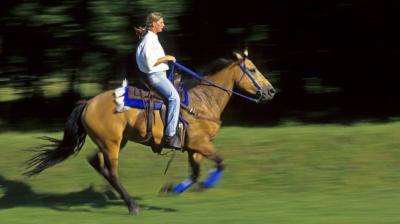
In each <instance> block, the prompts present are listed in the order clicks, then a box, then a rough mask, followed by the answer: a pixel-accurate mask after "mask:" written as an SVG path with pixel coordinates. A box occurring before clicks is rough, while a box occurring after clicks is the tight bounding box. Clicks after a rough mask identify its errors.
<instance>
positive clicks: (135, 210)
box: [129, 206, 140, 215]
mask: <svg viewBox="0 0 400 224" xmlns="http://www.w3.org/2000/svg"><path fill="white" fill-rule="evenodd" d="M129 214H130V215H139V214H140V208H139V206H135V207H133V208H131V209H129Z"/></svg>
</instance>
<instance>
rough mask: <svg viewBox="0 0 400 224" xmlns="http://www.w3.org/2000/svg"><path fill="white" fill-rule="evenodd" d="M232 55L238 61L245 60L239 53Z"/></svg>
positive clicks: (235, 52)
mask: <svg viewBox="0 0 400 224" xmlns="http://www.w3.org/2000/svg"><path fill="white" fill-rule="evenodd" d="M232 53H233V56H234V57H235V59H237V60H243V56H242V54H240V53H239V52H237V51H234V52H232Z"/></svg>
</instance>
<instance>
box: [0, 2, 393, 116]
mask: <svg viewBox="0 0 400 224" xmlns="http://www.w3.org/2000/svg"><path fill="white" fill-rule="evenodd" d="M398 9H399V3H396V2H395V1H377V0H374V1H356V0H348V1H346V0H342V1H340V0H337V1H317V0H302V1H289V0H280V1H278V0H269V1H264V2H263V4H261V3H259V1H256V0H247V1H244V2H241V3H240V2H232V1H219V3H218V4H216V3H215V1H210V0H192V1H184V0H169V1H163V2H159V3H156V2H154V1H129V0H121V1H117V2H112V1H106V0H69V1H62V2H58V1H43V0H42V1H39V0H36V1H34V0H25V1H11V0H3V1H0V88H2V87H12V88H16V89H19V90H20V93H21V94H24V97H23V98H22V100H19V102H9V101H7V102H0V104H2V109H0V116H1V117H3V119H11V117H10V116H9V114H10V113H11V112H12V111H14V110H15V108H19V107H18V105H22V104H25V103H29V102H35V103H40V104H41V105H42V106H43V107H46V108H48V109H53V110H54V111H58V110H60V111H59V115H62V116H64V115H65V113H69V110H68V108H70V107H72V105H73V104H72V102H73V101H74V100H76V99H78V98H80V95H79V92H80V89H79V88H76V85H77V83H82V82H89V83H90V82H91V83H99V84H101V86H102V89H104V90H105V89H111V88H114V87H115V85H116V83H117V82H118V81H119V80H121V79H122V78H123V77H128V78H129V79H131V80H134V79H135V77H136V74H135V73H136V66H135V64H134V55H133V53H134V49H135V46H136V43H137V39H136V38H135V36H134V32H133V30H132V27H133V26H138V25H141V24H143V23H144V18H145V15H146V14H147V13H148V12H149V11H153V10H159V11H161V12H163V13H164V15H165V17H166V18H165V19H166V23H167V29H166V32H164V33H162V34H161V35H160V40H161V41H162V42H163V44H164V46H165V48H166V51H167V52H169V53H171V54H174V55H175V56H176V57H177V58H178V60H180V61H181V62H182V63H184V64H186V65H187V66H189V67H192V68H193V69H195V70H200V69H201V67H202V65H204V64H205V63H207V62H209V61H210V60H212V59H215V58H217V57H220V56H225V55H228V54H229V53H230V52H231V51H232V50H234V49H243V48H244V47H248V48H249V50H250V58H251V59H252V60H253V61H254V62H255V63H256V64H257V65H258V66H259V67H260V69H261V70H262V71H263V72H264V73H266V74H267V76H268V78H270V79H271V81H272V82H273V84H274V85H275V86H276V87H277V88H278V89H279V93H278V95H277V97H276V99H275V100H274V101H273V102H272V103H270V104H268V105H253V104H250V103H247V102H243V101H242V100H240V99H234V100H233V101H232V103H231V104H230V105H229V108H228V112H227V116H228V117H232V119H234V120H237V118H240V120H247V121H257V122H258V123H260V122H259V121H263V122H268V121H269V122H276V121H279V120H280V119H284V118H296V119H300V120H303V121H338V120H341V119H350V120H351V119H363V118H379V119H381V118H383V119H386V118H388V117H393V116H398V114H399V112H400V111H399V106H397V103H396V102H398V100H399V98H400V93H399V92H398V91H397V89H398V88H397V83H398V81H399V78H398V74H397V73H398V72H397V71H398V68H397V64H398V63H397V62H398V61H399V55H400V54H399V52H400V51H399V50H400V49H399V48H400V46H399V41H398V40H399V33H398V32H397V27H398V19H399V16H398V15H397V14H398V13H397V11H398ZM60 74H62V75H63V76H64V77H66V78H67V80H68V82H67V83H68V88H67V91H66V92H65V93H64V94H63V95H62V97H64V98H62V100H63V102H69V104H67V105H68V106H65V107H59V104H58V103H52V102H59V101H60V99H48V98H47V99H44V98H43V95H42V91H43V89H42V86H41V80H44V79H46V78H49V77H52V76H56V75H60ZM32 99H37V100H36V101H34V100H32ZM21 102H23V103H21ZM44 102H47V103H44ZM243 105H245V106H243ZM56 106H58V107H56ZM239 108H240V109H239ZM250 110H251V111H252V112H251V113H253V114H255V115H256V116H252V117H251V118H244V117H245V116H246V115H247V114H249V112H250ZM30 112H32V111H30ZM21 113H22V112H21ZM20 115H21V116H27V115H26V114H24V113H22V114H20ZM42 115H43V114H42V113H41V111H40V110H39V111H38V113H37V114H36V115H35V116H42Z"/></svg>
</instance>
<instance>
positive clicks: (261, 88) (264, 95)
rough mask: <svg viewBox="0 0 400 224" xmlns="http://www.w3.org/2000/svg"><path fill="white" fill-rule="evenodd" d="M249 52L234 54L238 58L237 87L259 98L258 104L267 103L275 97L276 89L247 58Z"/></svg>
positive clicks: (235, 78)
mask: <svg viewBox="0 0 400 224" xmlns="http://www.w3.org/2000/svg"><path fill="white" fill-rule="evenodd" d="M247 55H248V53H247V50H246V51H245V52H243V54H241V53H237V52H234V56H235V58H236V63H235V64H236V65H237V67H236V68H235V71H237V72H235V75H234V80H235V83H236V86H238V87H239V88H241V89H242V90H244V91H246V92H248V93H250V94H253V95H255V96H256V97H257V99H258V101H257V102H266V101H268V100H271V99H272V98H273V97H274V95H275V92H276V91H275V89H274V87H273V86H272V85H271V83H270V82H269V81H268V80H267V79H266V78H265V76H264V75H263V74H262V73H261V72H260V71H259V70H258V69H257V67H256V66H255V65H254V64H253V62H252V61H251V60H250V59H248V58H247Z"/></svg>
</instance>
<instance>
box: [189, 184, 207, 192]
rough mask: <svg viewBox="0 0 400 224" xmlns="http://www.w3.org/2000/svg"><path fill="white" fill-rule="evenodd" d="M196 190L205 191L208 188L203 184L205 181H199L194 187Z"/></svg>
mask: <svg viewBox="0 0 400 224" xmlns="http://www.w3.org/2000/svg"><path fill="white" fill-rule="evenodd" d="M192 189H193V191H195V192H203V191H204V190H205V189H206V188H205V187H204V185H203V182H198V183H196V184H195V185H193V187H192Z"/></svg>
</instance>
